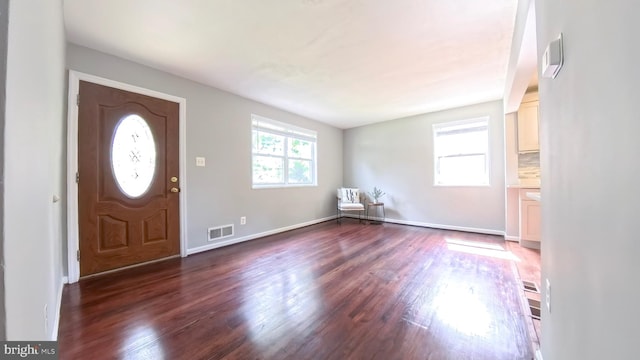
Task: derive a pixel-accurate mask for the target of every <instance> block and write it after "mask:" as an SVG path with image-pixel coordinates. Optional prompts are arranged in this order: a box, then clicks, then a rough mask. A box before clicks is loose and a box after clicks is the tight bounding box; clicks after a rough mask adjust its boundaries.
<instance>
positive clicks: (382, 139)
mask: <svg viewBox="0 0 640 360" xmlns="http://www.w3.org/2000/svg"><path fill="white" fill-rule="evenodd" d="M487 115H488V116H489V117H490V120H489V134H490V135H489V136H490V156H491V165H490V166H491V174H490V184H491V185H490V186H486V187H442V186H439V187H436V186H433V131H432V124H434V123H440V122H446V121H455V120H463V119H469V118H474V117H479V116H487ZM504 122H505V121H504V114H503V104H502V102H501V101H494V102H489V103H484V104H478V105H472V106H467V107H462V108H457V109H453V110H446V111H441V112H436V113H430V114H424V115H418V116H412V117H408V118H403V119H398V120H392V121H387V122H383V123H378V124H373V125H369V126H363V127H359V128H354V129H349V130H345V134H344V180H345V181H344V184H345V185H347V186H354V187H359V188H361V189H364V190H367V191H370V190H371V189H373V187H374V186H377V187H379V188H382V189H383V190H384V191H385V192H386V193H387V195H386V196H385V197H384V198H383V199H382V200H383V201H384V203H385V208H386V215H387V218H389V220H391V221H397V222H401V223H411V224H417V225H427V226H430V225H431V226H436V227H443V228H461V229H467V230H478V231H488V232H497V233H502V232H503V231H504V228H505V213H504V204H505V182H504V179H505V165H504Z"/></svg>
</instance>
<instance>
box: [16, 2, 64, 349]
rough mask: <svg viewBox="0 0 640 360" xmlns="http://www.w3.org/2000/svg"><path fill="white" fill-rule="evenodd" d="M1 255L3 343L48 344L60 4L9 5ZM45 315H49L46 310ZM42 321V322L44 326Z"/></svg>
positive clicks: (52, 306) (58, 171)
mask: <svg viewBox="0 0 640 360" xmlns="http://www.w3.org/2000/svg"><path fill="white" fill-rule="evenodd" d="M8 34H9V35H8V48H7V78H6V86H7V95H6V112H5V134H6V136H5V141H4V155H5V157H4V174H5V194H4V195H5V196H4V208H5V209H8V210H9V211H5V213H4V256H5V264H6V268H5V290H6V298H5V301H6V312H7V313H6V315H7V319H6V320H7V338H8V339H9V340H48V339H51V338H53V337H54V336H56V335H57V334H55V332H54V330H55V328H56V326H55V324H54V322H55V319H56V317H57V313H58V308H59V302H58V300H59V298H60V294H61V290H62V274H63V266H62V254H61V249H62V244H61V238H62V234H61V223H62V213H63V208H62V206H63V204H62V203H61V202H57V203H54V202H53V201H52V199H53V196H54V195H57V196H60V195H61V194H62V189H63V187H64V181H63V172H62V169H63V166H62V163H63V161H64V135H63V129H64V119H65V114H64V106H63V104H64V99H65V92H64V88H65V71H64V56H65V54H64V47H65V40H64V25H63V16H62V1H61V0H55V1H51V0H14V1H11V2H10V3H9V33H8ZM45 308H46V309H47V310H46V311H45ZM45 318H46V319H47V320H45Z"/></svg>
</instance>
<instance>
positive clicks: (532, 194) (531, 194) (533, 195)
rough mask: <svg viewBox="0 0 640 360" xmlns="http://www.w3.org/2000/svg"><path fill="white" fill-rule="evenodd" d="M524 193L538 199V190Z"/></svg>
mask: <svg viewBox="0 0 640 360" xmlns="http://www.w3.org/2000/svg"><path fill="white" fill-rule="evenodd" d="M525 195H526V196H527V197H528V198H529V199H531V200H536V201H540V192H539V191H531V192H526V193H525Z"/></svg>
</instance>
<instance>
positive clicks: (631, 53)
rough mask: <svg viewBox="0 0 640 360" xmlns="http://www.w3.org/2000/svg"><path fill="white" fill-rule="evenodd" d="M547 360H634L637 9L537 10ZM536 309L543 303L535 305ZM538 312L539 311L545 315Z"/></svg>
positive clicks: (567, 4)
mask: <svg viewBox="0 0 640 360" xmlns="http://www.w3.org/2000/svg"><path fill="white" fill-rule="evenodd" d="M536 12H537V14H538V21H537V29H538V34H537V38H538V56H539V58H540V57H541V56H542V53H543V50H544V48H545V47H546V45H547V43H548V42H549V41H551V40H552V39H555V38H556V37H557V36H558V34H559V33H560V32H562V33H563V34H564V49H565V64H564V68H563V69H562V71H561V72H560V74H559V75H558V77H557V78H556V79H555V80H550V79H541V80H540V85H539V93H540V120H541V121H540V127H541V128H540V129H541V133H540V139H541V144H540V148H541V166H542V170H541V174H542V179H541V181H542V188H541V190H542V204H541V205H542V276H543V288H544V279H545V278H548V279H549V280H550V281H551V293H550V295H551V312H550V313H549V312H548V311H547V310H546V309H544V310H543V313H542V353H543V356H544V359H545V360H567V359H594V360H595V359H598V360H599V359H636V358H638V324H639V323H640V311H638V304H640V289H639V288H638V284H639V283H640V281H639V280H638V275H639V274H640V261H638V256H639V255H640V235H639V232H638V223H639V219H640V192H639V191H638V184H640V165H639V164H640V160H639V158H638V157H639V156H640V141H639V140H638V137H639V134H640V112H639V111H638V99H640V87H639V86H638V84H640V66H639V64H640V46H639V45H638V44H639V43H638V34H640V22H638V19H637V17H638V14H640V2H637V1H627V0H612V1H557V0H537V1H536ZM543 299H544V294H543ZM543 308H544V306H543Z"/></svg>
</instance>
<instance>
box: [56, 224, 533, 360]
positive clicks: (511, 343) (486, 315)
mask: <svg viewBox="0 0 640 360" xmlns="http://www.w3.org/2000/svg"><path fill="white" fill-rule="evenodd" d="M515 274H517V272H516V271H514V264H513V260H512V254H511V252H509V251H506V250H505V244H504V241H503V240H502V239H501V238H500V237H497V236H489V235H478V234H470V233H463V232H453V231H444V230H433V229H426V228H418V227H410V226H402V225H394V224H383V225H365V224H359V223H358V222H357V221H353V220H349V219H345V220H344V221H343V222H342V225H338V224H336V223H335V222H333V221H331V222H326V223H322V224H318V225H314V226H310V227H307V228H303V229H298V230H294V231H290V232H286V233H282V234H277V235H274V236H270V237H266V238H262V239H256V240H253V241H250V242H245V243H242V244H237V245H233V246H229V247H225V248H221V249H217V250H212V251H209V252H206V253H201V254H196V255H192V256H189V257H187V258H182V259H170V260H167V261H163V262H159V263H154V264H149V265H145V266H141V267H138V268H132V269H127V270H123V271H120V272H117V273H112V274H107V275H104V276H99V277H94V278H89V279H85V280H81V281H80V282H79V283H77V284H72V285H68V286H66V287H65V289H64V293H63V304H62V309H61V323H60V331H59V337H58V339H59V346H60V358H61V359H93V360H95V359H432V360H437V359H491V360H499V359H510V360H512V359H532V350H531V343H530V338H529V335H528V329H527V324H526V321H525V314H524V313H523V306H522V304H523V303H522V301H523V300H522V297H521V296H522V295H521V286H520V284H519V279H516V275H515Z"/></svg>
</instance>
